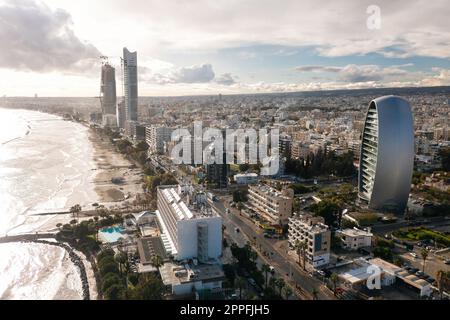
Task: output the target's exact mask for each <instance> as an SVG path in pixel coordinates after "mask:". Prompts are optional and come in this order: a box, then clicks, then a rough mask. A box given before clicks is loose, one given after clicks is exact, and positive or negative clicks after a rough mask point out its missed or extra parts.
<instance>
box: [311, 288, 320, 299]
mask: <svg viewBox="0 0 450 320" xmlns="http://www.w3.org/2000/svg"><path fill="white" fill-rule="evenodd" d="M311 293H312V296H313V300H318V299H319V291H317V289H316V288H313V290H312V292H311Z"/></svg>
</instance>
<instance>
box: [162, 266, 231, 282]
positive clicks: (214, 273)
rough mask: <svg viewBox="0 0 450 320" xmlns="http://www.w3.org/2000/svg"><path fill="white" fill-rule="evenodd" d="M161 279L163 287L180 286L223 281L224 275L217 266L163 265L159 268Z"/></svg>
mask: <svg viewBox="0 0 450 320" xmlns="http://www.w3.org/2000/svg"><path fill="white" fill-rule="evenodd" d="M159 271H160V273H161V278H162V280H163V283H164V284H165V285H180V284H182V283H187V282H193V281H204V282H209V281H218V280H224V279H225V274H224V272H223V269H222V266H221V265H218V264H214V265H208V264H197V265H195V264H184V265H183V264H174V263H171V262H170V263H165V264H164V265H163V266H162V267H161V268H160V270H159Z"/></svg>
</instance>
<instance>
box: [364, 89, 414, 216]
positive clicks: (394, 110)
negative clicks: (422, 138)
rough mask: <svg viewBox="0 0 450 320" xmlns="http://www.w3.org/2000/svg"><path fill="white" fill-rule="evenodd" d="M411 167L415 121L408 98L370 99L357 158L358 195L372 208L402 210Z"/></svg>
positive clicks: (411, 171) (409, 185)
mask: <svg viewBox="0 0 450 320" xmlns="http://www.w3.org/2000/svg"><path fill="white" fill-rule="evenodd" d="M413 167H414V124H413V116H412V112H411V106H410V104H409V102H408V101H406V100H405V99H403V98H400V97H397V96H384V97H380V98H377V99H375V100H373V101H372V102H371V103H370V105H369V109H368V111H367V115H366V120H365V123H364V130H363V134H362V141H361V154H360V160H359V186H358V189H359V197H360V199H361V200H363V201H365V202H367V203H368V205H369V208H371V209H374V210H388V211H397V212H403V211H404V210H405V208H406V205H407V203H408V197H409V192H410V189H411V179H412V173H413Z"/></svg>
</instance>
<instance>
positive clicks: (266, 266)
mask: <svg viewBox="0 0 450 320" xmlns="http://www.w3.org/2000/svg"><path fill="white" fill-rule="evenodd" d="M261 271H262V272H264V276H265V280H266V281H265V284H266V286H265V287H266V289H267V281H268V279H269V278H268V276H269V272H270V267H269V265H268V264H266V263H265V264H263V265H262V267H261Z"/></svg>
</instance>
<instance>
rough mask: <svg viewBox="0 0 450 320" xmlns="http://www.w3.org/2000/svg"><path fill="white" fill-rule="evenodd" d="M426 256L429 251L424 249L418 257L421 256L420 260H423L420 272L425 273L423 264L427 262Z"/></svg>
mask: <svg viewBox="0 0 450 320" xmlns="http://www.w3.org/2000/svg"><path fill="white" fill-rule="evenodd" d="M428 254H429V251H428V250H427V249H425V248H424V249H422V250H421V251H420V255H421V256H422V259H423V268H422V272H425V263H426V261H427V258H428Z"/></svg>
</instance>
